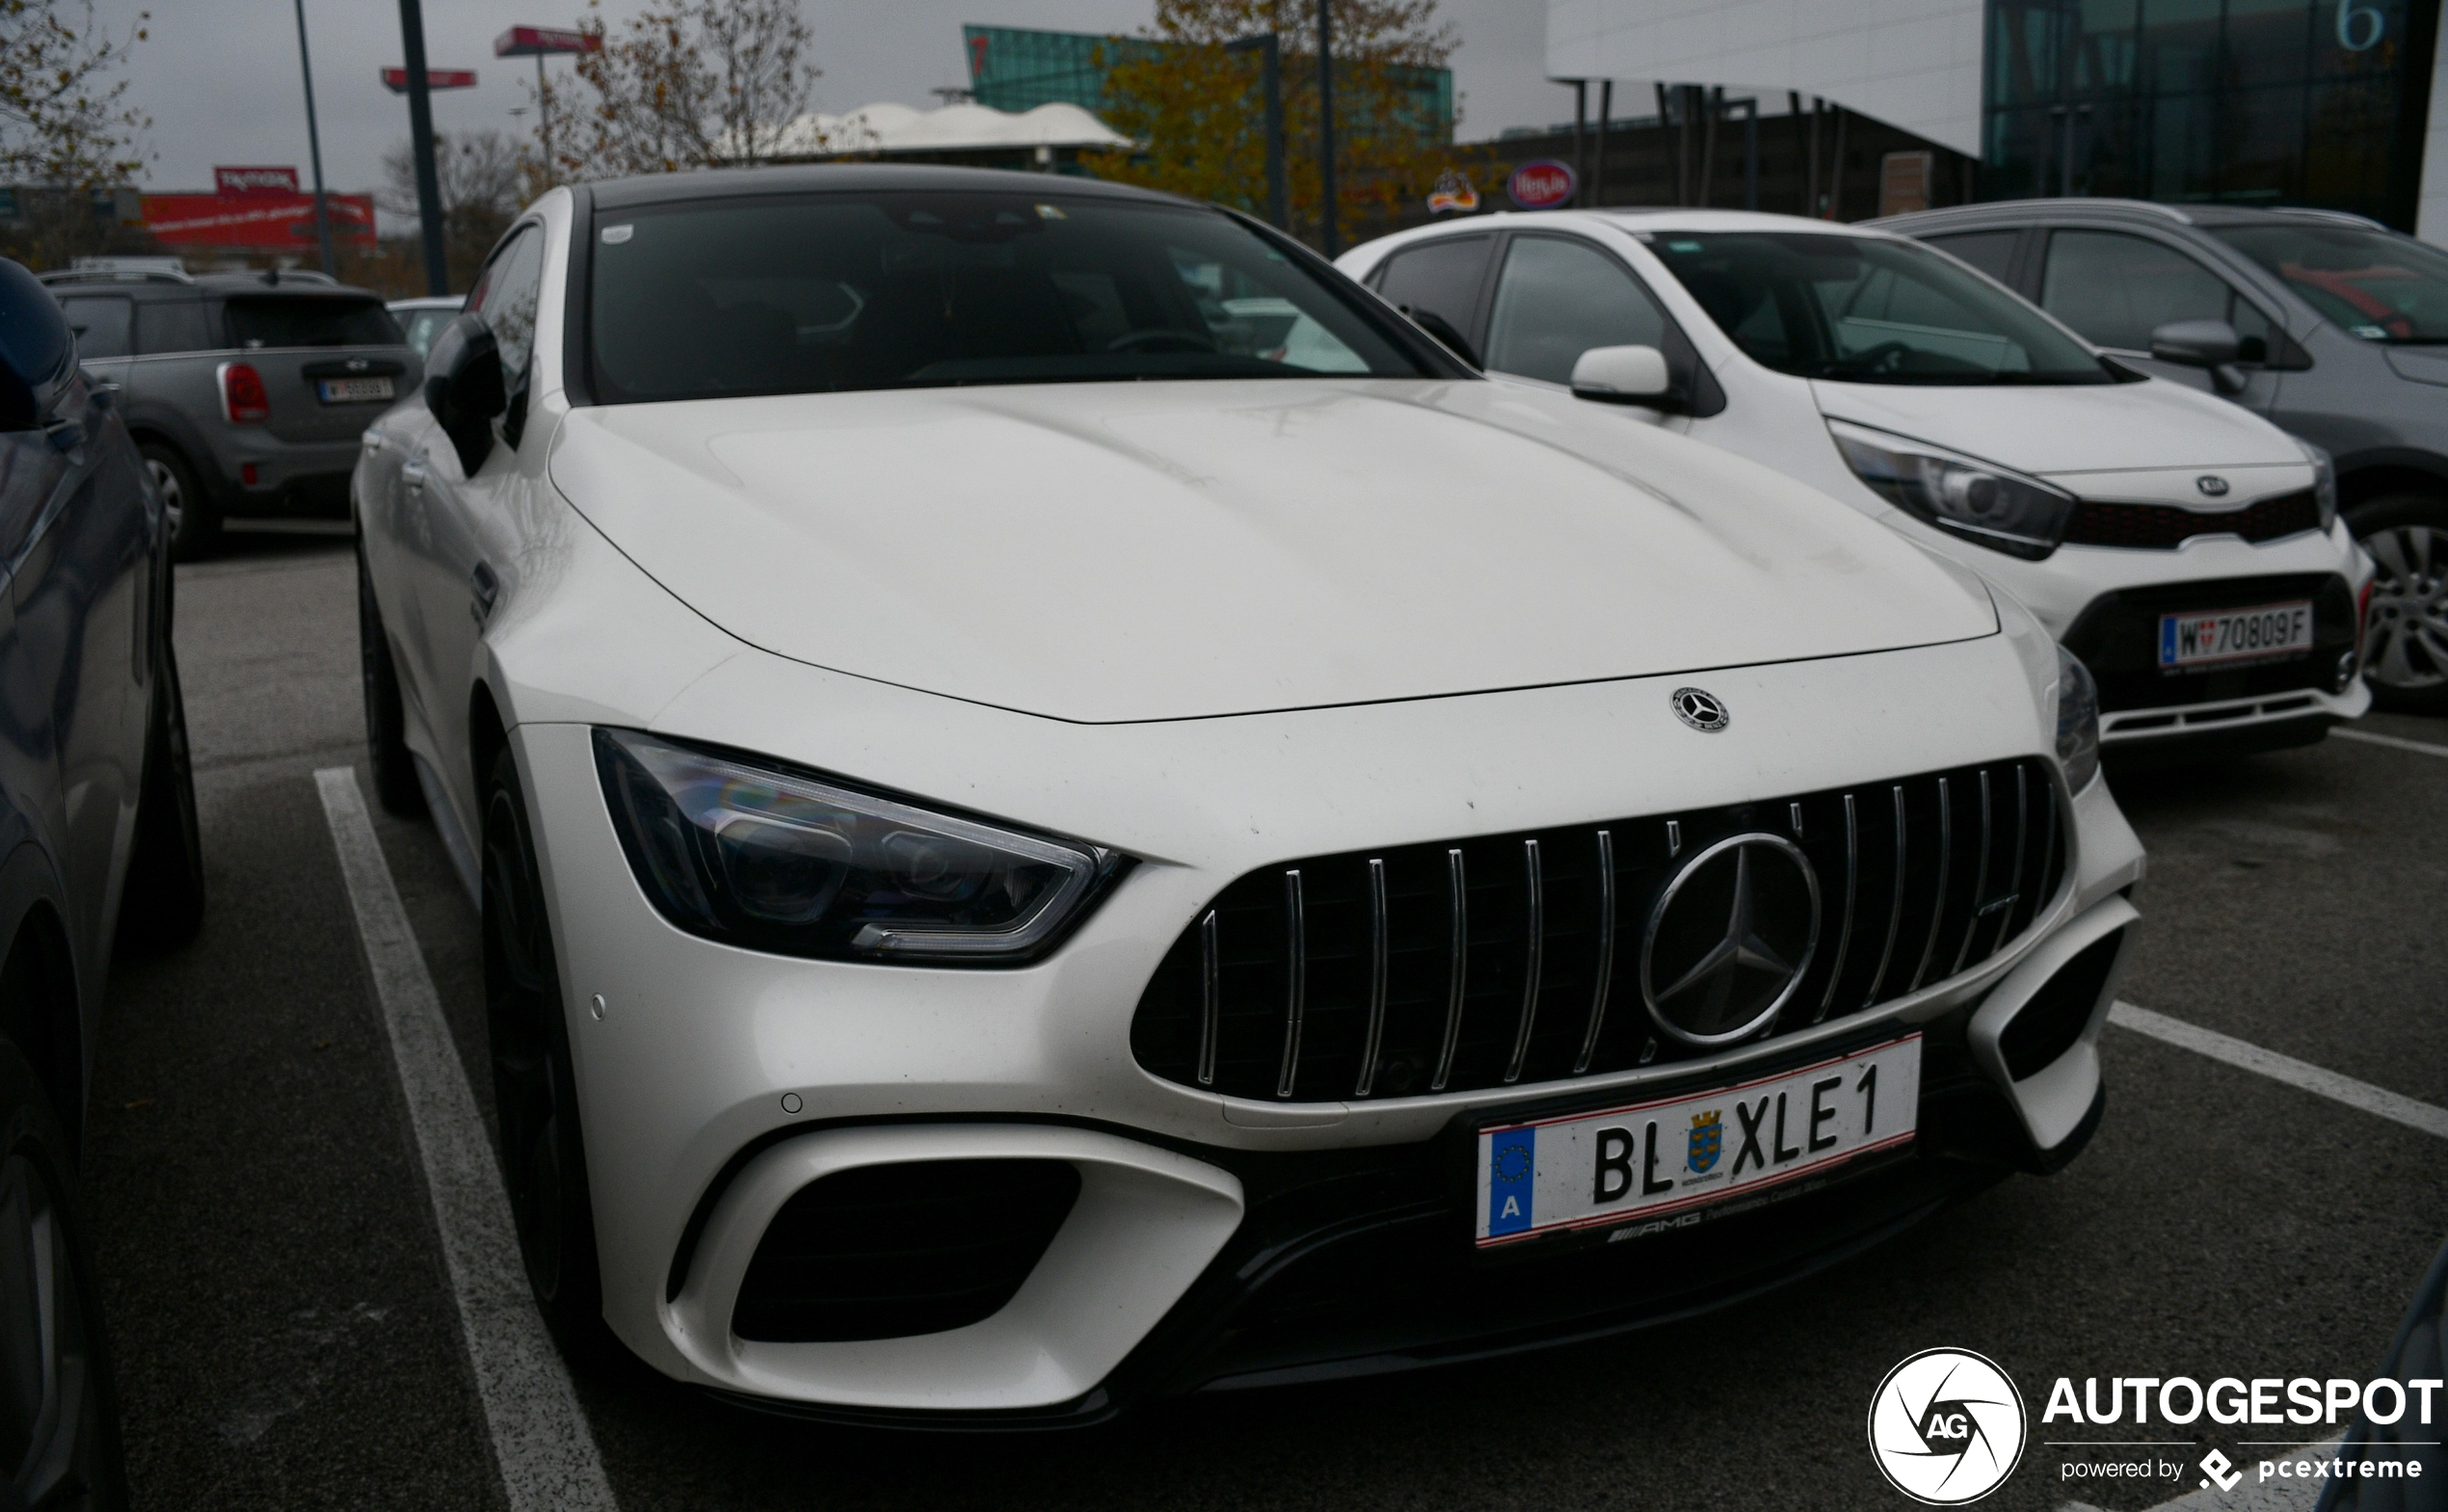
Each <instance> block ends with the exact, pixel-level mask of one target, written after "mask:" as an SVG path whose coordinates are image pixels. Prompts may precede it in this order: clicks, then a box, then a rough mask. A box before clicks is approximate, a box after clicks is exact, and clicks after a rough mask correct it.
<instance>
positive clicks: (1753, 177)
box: [1743, 94, 1760, 210]
mask: <svg viewBox="0 0 2448 1512" xmlns="http://www.w3.org/2000/svg"><path fill="white" fill-rule="evenodd" d="M1743 107H1744V108H1743V209H1745V210H1756V209H1758V208H1759V207H1760V97H1759V96H1758V95H1756V94H1754V95H1752V96H1751V97H1750V98H1749V99H1747V100H1744V101H1743Z"/></svg>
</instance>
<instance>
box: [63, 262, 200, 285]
mask: <svg viewBox="0 0 2448 1512" xmlns="http://www.w3.org/2000/svg"><path fill="white" fill-rule="evenodd" d="M37 277H39V278H40V279H41V280H42V281H43V282H45V283H70V282H79V281H86V280H101V279H108V280H112V281H124V282H129V283H193V282H195V281H196V280H195V279H193V278H191V277H189V276H188V273H187V265H186V264H185V263H183V262H180V261H179V260H178V259H177V258H175V257H79V258H76V259H75V260H74V261H72V262H70V263H69V264H68V265H67V270H66V271H64V272H52V273H45V274H40V275H38V276H37Z"/></svg>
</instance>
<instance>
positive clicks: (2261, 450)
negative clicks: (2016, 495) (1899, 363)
mask: <svg viewBox="0 0 2448 1512" xmlns="http://www.w3.org/2000/svg"><path fill="white" fill-rule="evenodd" d="M1811 391H1812V392H1813V393H1814V394H1815V395H1817V397H1818V399H1819V408H1820V412H1821V413H1823V414H1825V415H1829V416H1831V417H1833V418H1835V419H1839V420H1850V421H1852V422H1853V423H1854V424H1856V425H1868V426H1874V427H1876V429H1878V430H1882V431H1892V432H1894V433H1895V434H1896V435H1899V436H1908V437H1911V438H1914V439H1915V440H1923V441H1929V442H1931V443H1933V444H1935V445H1939V446H1945V447H1949V448H1951V449H1953V450H1956V451H1959V452H1965V453H1968V454H1969V455H1971V456H1974V457H1978V458H1981V459H1982V460H1983V461H1985V462H1994V463H2002V464H2005V465H2007V466H2009V467H2014V468H2019V469H2020V470H2022V471H2024V472H2030V473H2037V474H2041V475H2043V476H2046V475H2050V474H2056V473H2069V472H2111V471H2132V470H2138V469H2142V468H2150V467H2247V466H2256V465H2263V464H2279V463H2289V464H2302V461H2303V452H2302V448H2301V447H2299V446H2297V445H2296V444H2295V442H2293V441H2291V440H2289V439H2288V438H2287V437H2286V433H2284V432H2283V431H2280V430H2279V429H2278V428H2277V427H2276V426H2275V425H2272V424H2271V423H2270V422H2269V421H2267V420H2264V419H2262V418H2261V417H2260V416H2259V415H2257V414H2254V413H2253V412H2252V411H2249V410H2247V409H2245V408H2243V407H2242V406H2240V405H2234V404H2229V403H2228V402H2227V401H2225V400H2223V399H2218V398H2214V397H2212V396H2211V395H2209V394H2205V393H2201V392H2199V391H2197V390H2195V389H2192V388H2187V387H2186V386H2185V385H2182V384H2173V383H2169V382H2168V381H2167V380H2165V379H2156V378H2154V379H2151V380H2149V381H2147V382H2145V383H2139V384H2085V385H2069V386H2064V387H2056V386H2050V385H2031V386H2029V387H2021V386H2009V387H2003V388H1915V387H1906V386H1903V385H1887V384H1829V383H1820V382H1814V383H1813V384H1812V385H1811Z"/></svg>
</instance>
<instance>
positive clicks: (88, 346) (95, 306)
mask: <svg viewBox="0 0 2448 1512" xmlns="http://www.w3.org/2000/svg"><path fill="white" fill-rule="evenodd" d="M60 308H61V309H63V310H65V311H67V317H68V329H70V330H71V331H74V332H76V355H77V358H78V360H80V361H91V360H93V358H97V357H125V356H127V354H128V350H129V346H128V339H127V335H128V330H127V328H128V302H127V301H125V300H123V299H119V298H116V297H107V296H106V297H102V298H95V297H93V296H90V295H89V296H86V297H84V298H81V299H65V300H62V301H60Z"/></svg>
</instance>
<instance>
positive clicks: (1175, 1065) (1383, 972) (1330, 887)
mask: <svg viewBox="0 0 2448 1512" xmlns="http://www.w3.org/2000/svg"><path fill="white" fill-rule="evenodd" d="M2056 794H2057V786H2056V782H2055V780H2054V778H2053V777H2052V776H2051V774H2050V772H2049V770H2048V768H2047V767H2046V766H2045V765H2043V764H2042V763H2041V762H2039V761H2037V760H2034V759H2031V758H2028V757H2026V758H2023V759H2019V760H2010V761H1997V762H1991V763H1988V764H1986V765H1982V766H1972V767H1956V768H1953V769H1950V770H1947V771H1943V772H1930V773H1925V774H1923V775H1921V776H1918V777H1909V778H1903V779H1901V780H1898V781H1894V782H1885V783H1870V784H1866V785H1863V786H1859V787H1853V788H1838V789H1830V790H1827V791H1823V792H1815V793H1805V794H1802V795H1800V796H1798V797H1787V798H1778V799H1774V800H1769V801H1764V802H1758V803H1748V804H1737V805H1731V806H1728V807H1725V808H1719V809H1699V810H1695V811H1692V812H1689V813H1680V814H1659V815H1655V816H1651V817H1646V818H1636V819H1624V820H1619V821H1614V822H1611V823H1606V824H1589V825H1578V826H1574V827H1572V828H1569V829H1558V830H1539V831H1533V832H1528V833H1524V834H1516V835H1500V836H1475V837H1473V838H1469V839H1463V840H1454V841H1450V842H1441V843H1430V844H1424V845H1406V846H1397V847H1392V848H1389V849H1386V850H1382V851H1365V852H1364V851H1355V852H1352V853H1349V854H1346V855H1341V856H1320V857H1313V858H1308V859H1304V860H1301V861H1298V862H1291V863H1289V864H1285V865H1281V866H1269V867H1265V868H1263V869H1261V870H1258V871H1254V872H1251V873H1250V874H1248V875H1247V876H1244V877H1242V878H1240V879H1239V880H1237V881H1236V882H1234V883H1233V884H1232V885H1231V886H1230V887H1227V888H1226V889H1224V890H1223V891H1222V892H1221V893H1219V894H1217V896H1216V898H1215V900H1214V901H1213V902H1212V903H1211V905H1210V906H1209V907H1208V908H1206V909H1204V910H1202V911H1201V912H1200V914H1199V915H1198V917H1197V918H1196V919H1194V920H1193V921H1192V922H1191V924H1190V927H1189V928H1188V929H1186V930H1184V932H1183V934H1182V937H1181V939H1179V940H1177V941H1176V942H1174V944H1173V948H1172V949H1171V950H1170V951H1168V952H1167V953H1166V955H1165V957H1164V960H1163V962H1162V964H1160V965H1159V966H1158V967H1157V970H1156V974H1155V975H1154V976H1153V977H1152V978H1151V979H1150V981H1149V983H1148V987H1147V991H1146V992H1145V993H1144V994H1143V995H1141V997H1140V999H1139V1007H1138V1012H1137V1014H1136V1015H1135V1016H1134V1017H1133V1019H1132V1021H1131V1052H1132V1054H1133V1055H1135V1056H1136V1057H1137V1059H1138V1062H1139V1064H1140V1065H1141V1066H1143V1067H1145V1068H1147V1070H1148V1071H1150V1072H1151V1073H1153V1074H1156V1075H1158V1076H1162V1077H1164V1078H1165V1079H1166V1080H1168V1081H1175V1082H1180V1083H1183V1084H1184V1085H1187V1086H1192V1087H1198V1088H1201V1089H1204V1090H1210V1091H1214V1092H1218V1093H1222V1094H1225V1095H1227V1096H1230V1097H1237V1098H1251V1099H1265V1100H1270V1101H1272V1100H1291V1101H1343V1100H1344V1099H1354V1098H1386V1097H1403V1096H1420V1095H1424V1094H1427V1093H1432V1092H1459V1091H1472V1090H1477V1089H1481V1088H1486V1087H1495V1086H1504V1085H1513V1084H1520V1085H1525V1086H1527V1085H1530V1084H1534V1083H1539V1082H1551V1081H1559V1080H1564V1079H1568V1078H1570V1077H1574V1076H1579V1075H1587V1074H1595V1073H1602V1072H1612V1071H1623V1070H1629V1069H1631V1068H1633V1067H1636V1066H1641V1065H1647V1064H1649V1063H1651V1062H1653V1061H1670V1060H1675V1059H1681V1058H1688V1057H1689V1056H1691V1055H1694V1054H1697V1053H1700V1052H1699V1051H1698V1050H1695V1049H1691V1048H1687V1047H1685V1046H1683V1045H1682V1044H1681V1042H1679V1041H1677V1040H1676V1039H1675V1038H1674V1037H1673V1036H1672V1035H1669V1034H1665V1033H1663V1032H1662V1031H1661V1030H1660V1028H1659V1026H1658V1025H1657V1023H1656V1022H1655V1021H1653V1020H1652V1018H1651V1016H1650V1013H1649V1010H1648V1007H1647V1005H1646V1003H1645V1001H1644V995H1643V991H1642V988H1641V985H1640V970H1641V946H1642V938H1643V932H1644V930H1645V928H1646V926H1647V923H1648V920H1649V918H1650V915H1651V912H1652V910H1653V909H1654V908H1655V907H1656V906H1657V900H1658V898H1659V896H1660V895H1661V893H1662V892H1663V889H1665V887H1666V886H1667V884H1668V883H1669V882H1670V881H1672V880H1673V878H1674V877H1675V875H1676V874H1677V872H1678V871H1679V870H1681V869H1682V868H1683V867H1684V866H1686V865H1688V864H1690V863H1691V862H1692V860H1693V859H1694V858H1695V857H1697V856H1699V855H1700V854H1701V853H1702V852H1704V851H1706V850H1707V849H1708V847H1709V846H1710V845H1712V844H1713V843H1715V842H1716V841H1717V840H1720V839H1724V838H1728V837H1731V836H1739V835H1746V834H1766V835H1771V836H1780V837H1783V838H1786V839H1790V840H1792V841H1793V842H1794V843H1796V845H1798V846H1799V847H1800V848H1801V849H1802V851H1803V853H1804V854H1805V855H1806V856H1807V857H1808V858H1809V860H1810V862H1811V866H1812V869H1813V870H1814V872H1815V873H1816V875H1817V879H1818V888H1819V899H1820V905H1819V906H1820V927H1819V931H1818V942H1817V944H1816V945H1815V946H1814V948H1813V949H1812V951H1811V953H1810V956H1809V959H1808V961H1807V963H1806V965H1805V967H1804V969H1803V971H1802V973H1801V978H1800V985H1799V988H1798V989H1797V990H1796V992H1795V993H1794V994H1793V995H1792V997H1791V998H1790V999H1789V1000H1788V1001H1787V1003H1786V1005H1785V1007H1784V1008H1783V1009H1782V1010H1781V1011H1780V1012H1779V1013H1778V1015H1777V1016H1776V1018H1775V1019H1774V1020H1773V1021H1771V1022H1769V1024H1767V1025H1766V1026H1765V1027H1763V1028H1762V1029H1761V1030H1760V1031H1758V1034H1757V1035H1756V1036H1755V1038H1767V1037H1769V1036H1772V1035H1776V1034H1780V1033H1784V1032H1787V1031H1790V1030H1793V1029H1796V1028H1799V1027H1803V1026H1806V1025H1808V1024H1811V1023H1815V1022H1818V1021H1821V1020H1822V1019H1825V1018H1831V1017H1842V1016H1843V1015H1845V1014H1849V1013H1853V1012H1856V1011H1858V1010H1860V1009H1862V1008H1865V1007H1870V1006H1874V1005H1876V1004H1878V1003H1882V1002H1886V1001H1888V1000H1890V999H1893V998H1896V997H1901V996H1903V995H1906V994H1908V993H1911V992H1914V991H1917V990H1919V989H1921V988H1924V987H1928V986H1930V985H1932V984H1934V983H1936V982H1939V981H1942V980H1944V979H1946V978H1947V977H1949V976H1952V975H1954V974H1955V973H1956V972H1958V971H1963V970H1966V969H1969V968H1973V967H1976V966H1978V965H1980V964H1981V963H1982V962H1983V961H1985V960H1987V959H1988V958H1989V957H1990V956H1992V955H1994V954H1996V953H1997V952H1998V950H2000V949H2001V948H2003V947H2004V946H2005V945H2006V944H2007V943H2008V942H2010V941H2012V940H2013V939H2014V938H2015V937H2016V936H2017V935H2019V934H2020V933H2022V931H2023V930H2024V929H2025V928H2026V927H2028V926H2029V925H2030V923H2031V922H2032V919H2033V918H2034V916H2035V915H2036V913H2037V912H2038V910H2039V909H2040V908H2041V907H2043V906H2044V905H2045V904H2046V903H2047V902H2048V900H2049V899H2050V898H2051V897H2052V896H2054V895H2055V893H2056V890H2057V888H2058V883H2059V880H2060V879H2061V878H2062V876H2063V874H2064V869H2065V863H2066V859H2065V838H2064V833H2063V826H2062V821H2061V818H2060V814H2059V804H2058V801H2057V796H2056Z"/></svg>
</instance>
